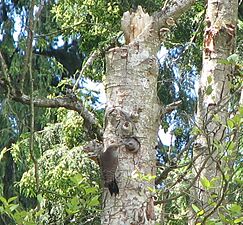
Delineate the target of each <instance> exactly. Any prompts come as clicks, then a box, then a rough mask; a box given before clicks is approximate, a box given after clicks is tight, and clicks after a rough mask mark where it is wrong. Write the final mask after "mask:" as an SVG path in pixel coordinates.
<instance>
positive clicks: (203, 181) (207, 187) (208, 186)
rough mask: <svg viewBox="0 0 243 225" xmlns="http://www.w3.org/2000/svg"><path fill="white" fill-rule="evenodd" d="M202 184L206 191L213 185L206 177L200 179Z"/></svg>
mask: <svg viewBox="0 0 243 225" xmlns="http://www.w3.org/2000/svg"><path fill="white" fill-rule="evenodd" d="M200 182H201V184H202V186H203V187H204V188H206V189H209V188H210V187H211V183H210V181H209V180H208V179H207V178H206V177H202V178H201V179H200Z"/></svg>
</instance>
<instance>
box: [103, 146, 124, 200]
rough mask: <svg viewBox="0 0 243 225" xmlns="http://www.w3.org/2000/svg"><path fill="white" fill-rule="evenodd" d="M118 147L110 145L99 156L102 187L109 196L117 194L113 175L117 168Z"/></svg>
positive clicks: (117, 189) (117, 190)
mask: <svg viewBox="0 0 243 225" xmlns="http://www.w3.org/2000/svg"><path fill="white" fill-rule="evenodd" d="M119 146H120V145H117V144H112V145H110V146H109V147H108V148H107V149H106V150H105V151H104V152H102V153H101V155H100V166H101V172H102V175H103V179H104V186H105V187H107V188H108V189H109V192H110V194H111V196H112V195H113V194H115V196H116V195H118V194H119V188H118V185H117V182H116V178H115V173H116V169H117V166H118V148H119Z"/></svg>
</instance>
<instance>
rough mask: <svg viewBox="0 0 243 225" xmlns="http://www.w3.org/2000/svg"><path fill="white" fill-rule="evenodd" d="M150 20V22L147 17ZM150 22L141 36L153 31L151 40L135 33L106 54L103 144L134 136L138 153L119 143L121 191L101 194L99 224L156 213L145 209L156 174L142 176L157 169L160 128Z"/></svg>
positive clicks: (134, 221)
mask: <svg viewBox="0 0 243 225" xmlns="http://www.w3.org/2000/svg"><path fill="white" fill-rule="evenodd" d="M148 21H151V18H150V17H148ZM149 26H151V22H149V23H148V24H147V31H146V32H147V33H146V34H145V36H146V35H147V36H149V35H150V34H151V35H153V40H152V39H151V38H148V37H146V40H145V38H144V37H142V38H141V39H139V38H138V39H137V40H136V41H134V42H131V43H130V44H129V45H126V46H124V47H122V48H115V49H111V50H110V51H109V52H108V53H107V57H106V62H107V75H106V78H105V86H106V96H107V102H108V103H107V109H106V112H107V114H108V115H107V117H108V118H107V122H106V129H105V133H104V145H105V149H106V147H107V146H109V145H110V144H111V143H119V142H120V140H124V138H126V134H128V136H130V137H136V139H137V140H138V141H139V142H140V144H141V148H140V149H139V151H138V152H137V153H131V152H129V151H127V150H126V149H125V147H124V146H122V147H120V149H119V166H118V169H117V173H116V177H117V180H118V186H119V189H120V193H119V195H117V196H116V197H114V196H112V197H111V196H110V194H109V193H108V191H106V192H105V193H104V196H103V198H104V199H103V201H104V207H105V208H104V216H103V218H102V224H109V225H112V224H114V225H115V224H116V225H117V224H150V222H149V221H153V220H154V213H153V212H151V211H150V210H147V209H148V208H153V201H152V200H151V199H152V196H153V192H152V191H151V190H152V189H153V188H154V179H151V180H149V181H146V180H144V179H143V176H152V175H153V176H154V175H155V172H156V167H155V162H156V161H155V146H156V138H157V132H158V127H159V121H158V119H159V107H158V103H157V88H156V87H157V74H158V65H157V59H156V53H157V49H158V47H159V46H158V45H159V41H158V40H157V39H156V38H155V37H154V34H152V32H153V30H152V29H150V28H151V27H149ZM129 42H130V38H129ZM121 112H122V113H125V114H126V115H127V116H128V119H127V120H126V119H124V118H123V117H122V116H121V115H120V113H121ZM110 117H113V118H114V117H115V118H114V120H115V121H116V122H117V123H116V122H115V123H114V124H112V123H113V122H110ZM121 117H122V118H121ZM134 118H135V119H134ZM127 122H129V123H128V124H129V125H128V126H127ZM121 126H125V127H129V126H130V127H131V130H132V131H131V133H130V131H127V132H125V133H126V134H123V131H122V130H120V128H121ZM129 129H130V128H129ZM149 188H151V189H149ZM151 224H152V222H151Z"/></svg>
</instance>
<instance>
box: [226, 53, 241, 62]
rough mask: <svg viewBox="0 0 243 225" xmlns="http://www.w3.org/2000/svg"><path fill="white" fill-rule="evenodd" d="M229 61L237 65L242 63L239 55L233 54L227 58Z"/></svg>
mask: <svg viewBox="0 0 243 225" xmlns="http://www.w3.org/2000/svg"><path fill="white" fill-rule="evenodd" d="M227 60H228V61H229V62H233V63H237V62H239V61H240V57H239V55H238V54H232V55H230V56H229V57H228V58H227Z"/></svg>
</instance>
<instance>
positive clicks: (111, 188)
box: [107, 178, 119, 196]
mask: <svg viewBox="0 0 243 225" xmlns="http://www.w3.org/2000/svg"><path fill="white" fill-rule="evenodd" d="M107 186H108V189H109V192H110V194H111V196H112V195H113V194H115V196H116V195H118V194H119V188H118V185H117V182H116V178H114V180H113V181H112V182H110V183H108V184H107Z"/></svg>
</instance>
